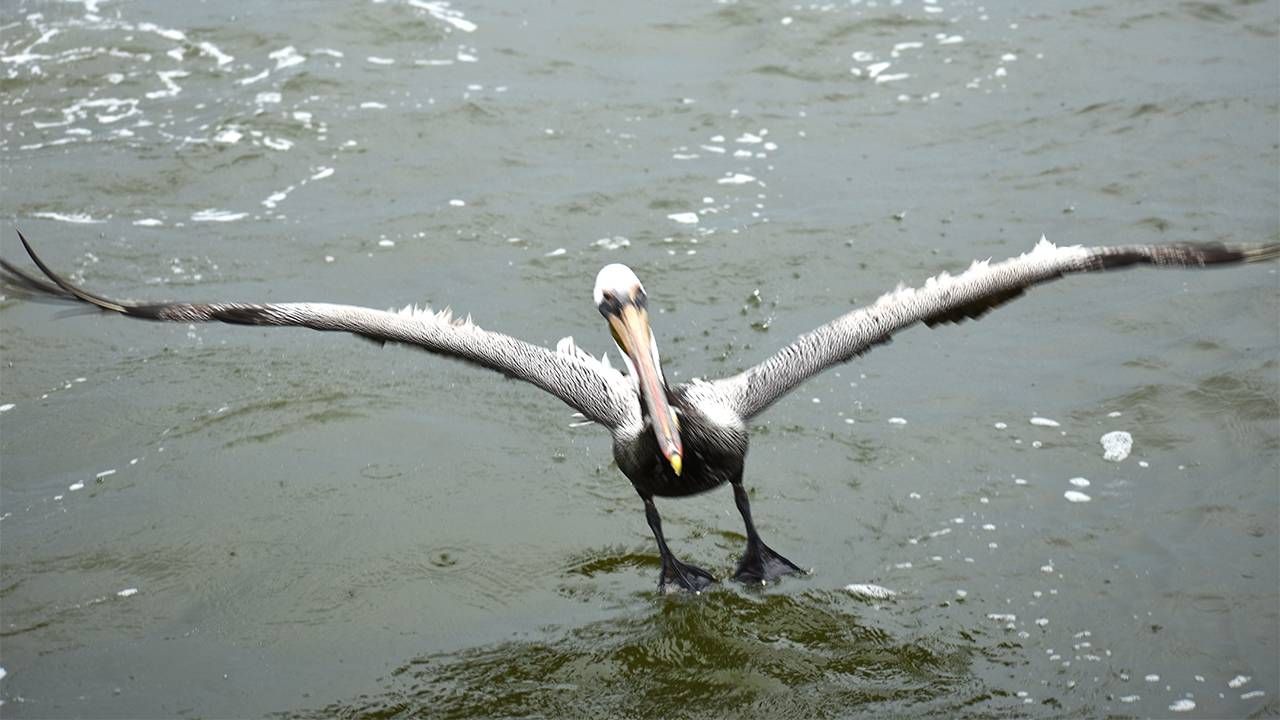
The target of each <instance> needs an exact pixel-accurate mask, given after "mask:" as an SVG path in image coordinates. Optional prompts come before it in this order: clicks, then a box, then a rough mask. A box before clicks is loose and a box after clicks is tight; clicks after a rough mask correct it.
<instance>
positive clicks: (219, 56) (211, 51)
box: [199, 41, 235, 67]
mask: <svg viewBox="0 0 1280 720" xmlns="http://www.w3.org/2000/svg"><path fill="white" fill-rule="evenodd" d="M199 47H200V52H202V53H204V54H205V55H208V56H210V57H212V58H213V59H214V61H215V62H216V63H218V67H222V66H223V65H226V64H227V63H229V62H231V61H232V60H235V58H233V57H231V56H230V55H228V54H226V53H224V52H222V51H221V50H219V49H218V46H217V45H214V44H213V43H211V42H207V41H206V42H202V43H200V46H199Z"/></svg>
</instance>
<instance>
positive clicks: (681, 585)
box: [640, 495, 716, 593]
mask: <svg viewBox="0 0 1280 720" xmlns="http://www.w3.org/2000/svg"><path fill="white" fill-rule="evenodd" d="M640 497H641V498H643V499H644V516H645V519H646V520H648V521H649V529H650V530H652V531H653V537H654V539H655V540H657V541H658V553H659V554H660V555H661V556H662V577H660V578H658V590H660V591H662V592H664V593H668V592H675V591H679V590H684V591H686V592H693V593H697V592H702V591H703V590H705V589H706V588H707V587H709V586H710V585H712V584H714V583H715V581H716V579H715V578H714V577H711V573H709V572H707V571H706V570H703V569H702V568H700V567H694V566H693V565H686V564H684V563H682V562H680V561H679V560H677V559H676V556H675V555H672V554H671V548H668V547H667V540H666V538H664V537H663V536H662V518H660V517H658V508H657V506H655V505H654V504H653V498H652V497H648V496H644V495H641V496H640Z"/></svg>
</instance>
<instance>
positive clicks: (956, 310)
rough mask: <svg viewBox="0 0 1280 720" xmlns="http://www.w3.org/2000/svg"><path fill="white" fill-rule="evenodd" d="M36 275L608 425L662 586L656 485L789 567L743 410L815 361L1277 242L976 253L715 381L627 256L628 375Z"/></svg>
mask: <svg viewBox="0 0 1280 720" xmlns="http://www.w3.org/2000/svg"><path fill="white" fill-rule="evenodd" d="M19 238H20V239H21V240H22V244H23V246H25V247H26V250H27V253H28V254H29V255H30V256H31V259H32V260H33V261H34V262H35V264H36V266H37V267H39V268H40V270H41V271H42V272H43V273H44V275H45V276H46V277H47V278H48V280H47V281H46V280H42V279H38V278H36V277H34V276H33V275H30V274H28V273H26V272H24V271H22V270H20V269H18V268H17V267H15V266H13V265H12V264H10V263H8V262H5V261H4V260H0V267H3V269H4V270H5V271H7V273H8V275H7V276H6V280H7V281H8V282H9V283H10V284H12V285H16V286H21V287H23V288H25V289H27V290H28V291H32V292H36V293H43V294H46V295H51V296H55V297H60V298H64V299H68V300H78V301H81V302H85V303H88V304H90V305H95V306H97V307H99V308H101V309H103V310H109V311H112V312H117V313H120V314H122V315H127V316H129V317H134V318H142V319H146V320H170V321H176V322H185V323H191V322H207V321H215V320H216V321H219V322H225V323H234V324H238V325H278V326H297V327H306V328H311V329H313V330H336V331H341V332H347V333H353V334H355V335H359V336H363V337H365V338H368V339H371V340H375V341H378V342H381V343H387V342H393V343H401V344H404V345H415V346H417V347H420V348H422V349H424V350H427V351H430V352H434V353H439V354H442V355H449V356H452V357H455V358H460V359H462V360H466V361H469V362H472V363H474V364H476V365H479V366H481V367H486V368H489V369H491V370H497V371H499V372H501V373H503V374H505V375H507V376H509V377H514V378H518V379H521V380H525V381H527V382H530V383H533V384H534V385H537V386H538V387H540V388H542V389H543V390H546V391H547V392H549V393H551V394H552V395H555V396H556V397H558V398H560V399H561V400H563V401H564V402H565V403H567V404H568V405H569V406H570V407H572V408H574V409H575V410H577V411H578V412H580V413H582V415H584V416H585V417H586V418H588V419H590V420H592V421H594V422H597V423H599V424H601V425H603V426H605V427H606V428H608V429H609V431H610V432H611V433H612V434H613V455H614V458H615V459H616V460H617V462H618V468H619V469H620V470H622V473H623V474H624V475H626V476H627V478H628V479H629V480H631V484H632V485H633V486H635V489H636V492H637V493H639V494H640V498H641V500H643V501H644V509H645V517H646V519H647V520H648V522H649V527H650V529H652V531H653V537H654V539H655V540H657V543H658V552H659V553H660V554H661V557H662V574H661V577H660V578H659V581H658V586H659V588H660V589H662V590H664V591H665V590H674V589H682V590H687V591H693V592H698V591H700V590H702V589H704V588H706V587H707V586H708V585H710V584H711V583H713V582H715V578H713V577H712V576H711V575H710V574H709V573H708V572H706V571H705V570H702V569H701V568H698V567H694V566H693V565H688V564H685V563H683V562H680V561H679V560H677V559H676V557H675V555H674V554H673V553H672V552H671V549H670V548H669V547H668V546H667V542H666V539H665V538H664V537H663V534H662V521H661V519H660V518H659V516H658V509H657V508H656V507H655V506H654V503H653V499H654V497H678V496H683V495H693V494H696V493H701V492H706V491H707V490H710V489H712V488H715V487H718V486H719V485H721V484H723V483H726V482H727V483H729V484H730V485H731V486H732V487H733V499H734V502H735V503H736V504H737V506H738V512H740V513H741V514H742V520H743V522H744V523H745V525H746V534H747V548H746V552H745V553H744V554H743V556H742V560H741V561H740V562H739V563H738V568H737V572H736V573H735V575H734V577H735V578H736V579H737V580H739V581H742V582H747V583H765V582H769V581H772V580H775V579H777V578H779V577H780V576H783V575H787V574H790V573H797V572H801V570H800V567H799V566H797V565H796V564H795V563H793V562H791V561H790V560H787V559H786V558H784V557H783V556H782V555H780V554H778V553H777V552H775V551H774V550H772V549H771V548H770V547H769V546H768V545H766V544H765V543H764V541H763V540H761V539H760V535H759V533H757V532H756V528H755V524H754V523H753V522H752V521H751V508H750V506H749V504H748V502H747V493H746V490H745V489H743V486H742V470H743V461H744V459H745V458H746V454H747V422H748V421H749V420H750V419H751V418H753V417H755V416H756V415H758V414H759V413H760V412H762V411H763V410H764V409H765V408H767V407H769V406H770V405H771V404H773V403H774V402H775V401H776V400H778V399H779V398H781V397H782V396H783V395H785V394H786V393H787V392H789V391H790V390H792V389H793V388H795V387H796V386H797V385H799V384H800V383H801V382H803V381H804V380H805V379H807V378H809V377H811V376H812V375H814V374H816V373H818V372H819V371H821V370H823V369H825V368H828V367H831V366H833V365H838V364H840V363H843V362H847V361H848V360H850V359H852V358H853V357H855V356H857V355H861V354H862V353H865V352H867V351H868V350H870V349H871V348H873V347H875V346H876V345H878V344H881V343H884V342H887V341H888V340H889V339H890V337H891V336H892V335H893V334H894V333H896V332H900V331H902V330H905V329H906V328H908V327H911V326H912V325H915V324H916V323H924V324H925V325H928V326H934V325H938V324H941V323H958V322H961V321H963V320H965V319H966V318H977V317H979V316H981V315H983V314H985V313H986V312H987V311H989V310H991V309H992V308H995V307H997V306H999V305H1002V304H1004V303H1006V302H1008V301H1009V300H1012V299H1014V298H1016V297H1018V296H1019V295H1021V294H1022V293H1023V292H1024V291H1025V290H1026V289H1027V288H1029V287H1031V286H1033V285H1037V284H1039V283H1043V282H1047V281H1049V280H1053V279H1056V278H1059V277H1062V276H1063V275H1066V274H1068V273H1077V272H1093V271H1096V270H1112V269H1116V268H1124V267H1129V266H1134V265H1152V266H1156V267H1189V268H1198V267H1205V266H1209V265H1221V264H1230V263H1238V262H1256V261H1261V260H1268V259H1273V258H1276V257H1280V244H1275V243H1272V244H1266V245H1256V246H1245V245H1224V244H1216V243H1215V244H1178V245H1128V246H1120V247H1095V248H1086V247H1080V246H1074V247H1057V246H1055V245H1053V244H1052V243H1050V242H1048V241H1046V240H1044V239H1043V238H1042V239H1041V241H1040V243H1039V244H1037V245H1036V246H1035V248H1034V249H1032V250H1031V251H1030V252H1027V253H1025V254H1023V255H1019V256H1018V257H1016V258H1012V259H1010V260H1005V261H1004V262H999V263H992V262H990V261H983V262H975V263H973V265H971V266H970V267H969V269H968V270H966V271H964V272H963V273H961V274H959V275H954V276H952V275H948V274H946V273H942V274H940V275H937V276H935V277H932V278H930V279H929V280H927V281H926V282H925V283H924V285H923V286H921V287H919V288H910V287H905V286H899V287H898V289H897V290H894V291H893V292H890V293H887V294H885V295H883V296H881V297H880V298H879V299H878V300H876V301H875V302H874V303H872V304H871V305H869V306H867V307H865V308H861V309H859V310H854V311H852V312H849V313H847V314H845V315H841V316H840V317H838V318H836V319H835V320H832V321H831V322H829V323H827V324H826V325H823V326H821V327H819V328H817V329H816V330H813V331H812V332H809V333H806V334H804V335H801V336H800V337H799V338H798V339H796V341H795V342H793V343H791V344H790V345H787V346H786V347H784V348H782V349H781V350H779V351H778V352H777V353H775V354H774V355H773V356H772V357H769V358H767V359H765V360H764V362H761V363H760V364H759V365H756V366H754V367H751V368H748V369H747V370H745V371H743V372H741V373H739V374H737V375H734V376H732V377H727V378H723V379H720V380H711V381H704V380H694V381H692V382H689V383H681V384H678V385H674V386H673V385H669V384H668V383H667V381H666V378H665V377H663V374H662V363H661V361H660V359H659V356H658V343H657V340H656V339H655V338H654V335H653V332H652V330H651V329H650V326H649V316H648V311H647V309H646V308H647V301H648V296H647V295H646V294H645V290H644V287H643V286H642V285H641V284H640V280H639V279H638V278H637V277H636V275H635V273H634V272H632V271H631V269H630V268H628V267H626V266H625V265H608V266H606V267H605V268H604V269H603V270H601V271H600V274H599V275H598V276H597V277H596V285H595V292H594V299H595V304H596V307H597V308H599V310H600V314H601V315H603V316H604V317H605V320H607V321H608V325H609V329H610V331H611V332H612V334H613V339H614V341H615V342H616V343H617V345H618V348H619V349H620V350H621V351H622V358H623V361H624V363H625V364H626V371H627V372H626V374H625V375H624V374H623V373H622V372H621V371H619V370H616V369H614V368H613V367H612V366H611V365H610V364H609V363H608V361H607V359H605V358H601V359H596V358H594V357H592V356H591V355H589V354H587V353H586V352H583V351H582V350H580V349H578V347H577V346H576V345H575V344H574V342H573V340H572V338H565V339H564V340H561V341H560V343H559V344H558V346H557V348H556V349H555V350H550V349H547V348H543V347H538V346H535V345H530V344H529V343H526V342H522V341H520V340H517V339H515V338H513V337H510V336H508V335H504V334H502V333H496V332H492V331H488V330H482V329H480V327H479V326H477V325H476V324H474V323H473V322H471V320H470V318H467V319H465V320H459V319H456V318H454V317H452V315H451V314H450V312H449V311H448V310H445V311H443V312H432V311H431V310H429V309H423V308H418V307H415V306H409V307H406V308H404V309H403V310H399V311H394V310H374V309H371V308H364V307H355V306H351V305H332V304H327V303H309V302H304V303H228V302H213V303H187V302H162V303H132V302H123V301H118V300H111V299H108V298H105V297H102V296H100V295H95V294H93V293H90V292H88V291H86V290H83V289H81V288H79V287H77V286H75V285H73V284H72V283H70V282H68V281H67V280H66V279H64V278H63V277H61V276H59V275H58V274H57V273H55V272H53V271H52V270H50V269H49V267H48V266H46V265H45V263H44V262H43V261H42V260H41V259H40V258H39V256H37V255H36V253H35V252H34V251H33V250H32V249H31V245H30V244H29V243H28V242H27V240H26V238H24V237H22V234H21V233H19Z"/></svg>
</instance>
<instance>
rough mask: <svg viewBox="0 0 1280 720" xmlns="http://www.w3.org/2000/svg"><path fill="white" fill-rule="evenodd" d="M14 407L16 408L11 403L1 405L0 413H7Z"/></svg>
mask: <svg viewBox="0 0 1280 720" xmlns="http://www.w3.org/2000/svg"><path fill="white" fill-rule="evenodd" d="M15 407H17V406H16V405H14V404H13V403H5V404H3V405H0V412H9V411H10V410H12V409H14V408H15Z"/></svg>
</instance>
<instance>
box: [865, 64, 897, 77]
mask: <svg viewBox="0 0 1280 720" xmlns="http://www.w3.org/2000/svg"><path fill="white" fill-rule="evenodd" d="M892 64H893V63H887V62H878V63H872V64H870V65H868V66H867V75H868V76H870V77H875V76H877V75H879V74H880V73H882V72H884V71H885V70H888V69H889V66H890V65H892Z"/></svg>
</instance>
